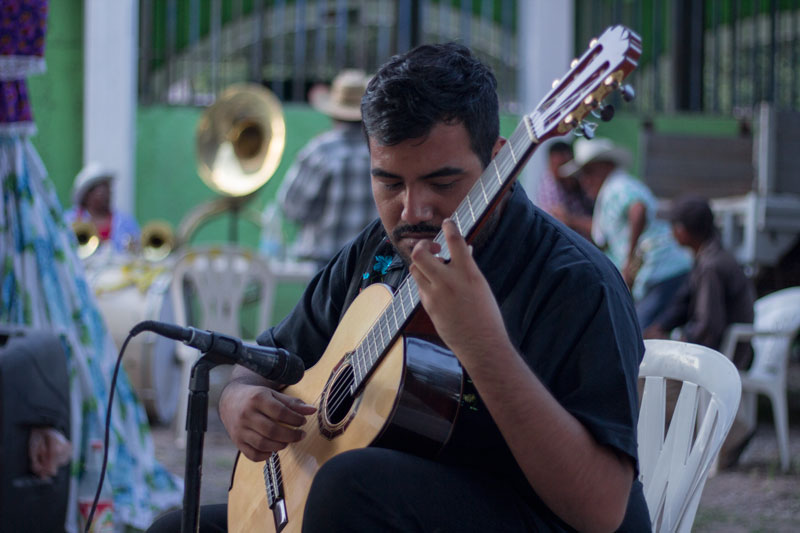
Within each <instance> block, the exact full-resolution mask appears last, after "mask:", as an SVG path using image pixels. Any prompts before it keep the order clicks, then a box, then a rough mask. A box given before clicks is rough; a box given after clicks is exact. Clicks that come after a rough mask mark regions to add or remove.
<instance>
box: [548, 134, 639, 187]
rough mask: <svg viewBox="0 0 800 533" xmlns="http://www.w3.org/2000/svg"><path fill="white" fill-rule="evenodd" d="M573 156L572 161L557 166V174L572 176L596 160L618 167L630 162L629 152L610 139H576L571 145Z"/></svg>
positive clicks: (625, 165) (564, 176) (563, 176)
mask: <svg viewBox="0 0 800 533" xmlns="http://www.w3.org/2000/svg"><path fill="white" fill-rule="evenodd" d="M573 150H574V152H575V156H574V158H573V159H572V161H567V162H566V163H564V164H563V165H561V166H560V167H558V175H559V176H561V177H562V178H566V177H568V176H572V175H573V174H575V173H576V172H578V171H579V170H581V169H582V168H583V167H585V166H586V165H588V164H589V163H594V162H596V161H609V162H611V163H614V165H616V166H618V167H627V166H628V165H630V164H631V153H630V152H629V151H628V150H626V149H625V148H622V147H620V146H617V145H615V144H614V143H613V142H612V141H611V139H601V138H598V139H594V140H591V141H590V140H588V139H578V140H577V141H575V144H574V145H573Z"/></svg>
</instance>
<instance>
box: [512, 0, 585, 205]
mask: <svg viewBox="0 0 800 533" xmlns="http://www.w3.org/2000/svg"><path fill="white" fill-rule="evenodd" d="M517 5H518V6H519V7H518V12H519V22H518V24H517V36H518V42H519V65H520V69H519V91H520V93H519V101H520V104H521V110H520V111H521V112H522V113H531V112H532V111H533V110H534V109H535V108H536V105H537V104H538V103H539V102H540V101H541V100H542V98H543V97H544V96H545V94H547V92H548V91H549V90H550V89H551V88H552V84H553V80H555V79H559V78H561V77H562V76H563V75H564V74H566V72H567V71H568V70H569V64H570V62H571V61H572V59H573V58H574V57H575V53H574V50H573V49H574V46H573V41H574V27H575V18H574V2H573V0H558V1H554V0H530V1H527V0H526V1H524V2H517ZM546 149H547V146H543V147H542V148H540V149H537V150H536V152H534V154H533V156H532V157H531V159H530V161H529V162H528V164H527V166H526V167H525V170H524V171H523V173H522V175H521V176H520V178H519V179H520V181H521V182H522V184H523V185H524V186H525V189H526V190H527V192H528V195H529V196H531V197H532V198H533V199H534V201H535V200H536V197H535V194H536V188H537V185H538V179H539V177H540V176H541V175H542V172H544V170H545V168H547V153H546Z"/></svg>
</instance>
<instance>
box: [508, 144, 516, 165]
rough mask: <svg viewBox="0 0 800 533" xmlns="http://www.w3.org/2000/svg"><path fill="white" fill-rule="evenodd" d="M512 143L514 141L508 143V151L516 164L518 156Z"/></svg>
mask: <svg viewBox="0 0 800 533" xmlns="http://www.w3.org/2000/svg"><path fill="white" fill-rule="evenodd" d="M511 141H512V140H511V139H509V140H508V142H507V143H506V146H508V151H509V153H510V154H511V158H512V159H513V160H514V163H516V162H517V154H515V153H514V143H513V142H511Z"/></svg>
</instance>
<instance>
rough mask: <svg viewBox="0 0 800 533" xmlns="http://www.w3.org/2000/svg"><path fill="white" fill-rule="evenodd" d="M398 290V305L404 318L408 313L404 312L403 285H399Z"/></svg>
mask: <svg viewBox="0 0 800 533" xmlns="http://www.w3.org/2000/svg"><path fill="white" fill-rule="evenodd" d="M398 292H399V296H400V298H398V300H399V301H400V307H401V308H402V310H403V316H404V317H405V318H408V313H407V312H406V306H405V304H404V303H403V287H402V286H401V287H400V291H398ZM405 318H404V320H405Z"/></svg>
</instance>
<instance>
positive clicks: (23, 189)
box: [0, 128, 183, 532]
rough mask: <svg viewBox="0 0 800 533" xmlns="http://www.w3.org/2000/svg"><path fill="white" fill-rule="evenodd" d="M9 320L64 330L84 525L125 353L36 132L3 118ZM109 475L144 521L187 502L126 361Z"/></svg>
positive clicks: (1, 231)
mask: <svg viewBox="0 0 800 533" xmlns="http://www.w3.org/2000/svg"><path fill="white" fill-rule="evenodd" d="M0 193H1V194H0V213H2V218H1V219H0V260H1V261H2V263H0V265H1V266H0V283H2V286H1V287H0V322H3V323H9V324H19V325H27V326H31V327H34V328H42V329H48V330H51V331H55V332H57V333H59V334H60V335H61V338H62V340H63V344H64V348H65V352H66V356H67V365H68V371H69V376H70V402H71V405H70V408H71V423H72V427H71V434H70V435H68V437H69V440H70V441H71V442H72V444H73V456H72V472H71V479H70V496H69V498H70V499H69V506H68V516H67V523H66V530H67V531H70V532H74V531H77V529H78V519H77V497H76V489H77V486H78V481H79V476H80V475H81V468H80V465H81V464H82V463H81V461H82V460H83V459H84V458H85V457H86V456H87V451H88V443H89V440H90V439H92V438H102V435H103V429H104V424H105V417H106V406H107V401H108V392H109V388H110V384H111V377H112V374H113V370H114V365H115V363H116V358H117V357H116V356H117V353H118V350H117V347H116V346H115V345H114V342H113V341H112V339H111V336H110V334H109V332H108V329H107V327H106V325H105V324H104V322H103V319H102V316H101V315H100V313H99V311H98V308H97V305H96V302H95V299H94V295H93V294H92V291H91V289H90V287H89V286H88V284H87V282H86V277H85V275H84V270H83V265H82V264H81V262H80V260H79V259H78V257H77V255H76V252H75V247H76V241H75V237H74V235H73V233H72V231H71V229H70V228H69V227H68V226H67V225H66V223H65V222H64V219H63V212H62V209H61V206H60V204H59V202H58V199H57V197H56V194H55V191H54V189H53V187H52V185H51V184H50V182H49V180H48V178H47V175H46V171H45V168H44V165H43V164H42V162H41V160H40V159H39V157H38V154H37V153H36V151H35V149H34V147H33V146H32V145H31V143H30V141H29V140H28V139H27V138H26V137H24V136H19V135H13V134H12V135H9V134H8V132H3V131H2V128H0ZM108 461H109V462H108V477H107V478H106V482H107V483H110V485H111V487H112V490H113V494H114V513H115V522H116V523H124V524H128V525H130V526H133V527H135V528H139V529H145V528H146V527H147V526H148V525H149V524H150V523H151V522H152V520H153V519H154V518H155V516H156V515H157V514H159V513H160V512H161V511H163V510H165V509H167V508H170V507H175V506H177V505H180V502H181V499H182V490H183V483H182V480H181V479H180V478H177V477H175V476H173V475H172V474H170V473H169V472H167V470H166V469H165V468H164V467H163V466H162V465H161V464H159V463H158V462H157V461H156V459H155V455H154V446H153V439H152V435H151V433H150V427H149V425H148V420H147V416H146V414H145V411H144V408H143V407H142V405H141V403H140V402H139V400H138V399H137V398H136V396H135V394H134V392H133V389H132V387H131V384H130V382H129V381H128V378H127V376H126V374H125V372H124V371H123V370H122V369H120V373H119V376H118V380H117V384H116V395H115V398H114V403H113V406H112V414H111V437H110V443H109V458H108Z"/></svg>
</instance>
